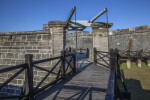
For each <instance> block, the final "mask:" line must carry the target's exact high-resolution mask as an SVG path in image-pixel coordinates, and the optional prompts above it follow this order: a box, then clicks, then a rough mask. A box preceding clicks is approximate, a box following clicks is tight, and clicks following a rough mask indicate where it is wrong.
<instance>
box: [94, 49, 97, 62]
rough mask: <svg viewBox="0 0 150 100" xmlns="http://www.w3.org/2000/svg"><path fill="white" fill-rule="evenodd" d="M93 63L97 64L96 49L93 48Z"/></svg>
mask: <svg viewBox="0 0 150 100" xmlns="http://www.w3.org/2000/svg"><path fill="white" fill-rule="evenodd" d="M93 62H94V63H95V64H96V63H97V55H96V48H93Z"/></svg>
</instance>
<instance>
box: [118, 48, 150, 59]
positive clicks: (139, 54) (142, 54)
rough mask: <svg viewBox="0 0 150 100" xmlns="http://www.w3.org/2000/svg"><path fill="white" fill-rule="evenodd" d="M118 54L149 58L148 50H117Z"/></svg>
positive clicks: (125, 56)
mask: <svg viewBox="0 0 150 100" xmlns="http://www.w3.org/2000/svg"><path fill="white" fill-rule="evenodd" d="M119 55H120V57H121V58H125V59H127V58H150V52H143V51H142V50H139V51H124V50H119Z"/></svg>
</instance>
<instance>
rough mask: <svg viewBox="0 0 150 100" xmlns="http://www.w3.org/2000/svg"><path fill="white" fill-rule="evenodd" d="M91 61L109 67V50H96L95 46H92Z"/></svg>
mask: <svg viewBox="0 0 150 100" xmlns="http://www.w3.org/2000/svg"><path fill="white" fill-rule="evenodd" d="M93 61H94V63H95V64H99V65H101V66H103V67H106V68H109V69H110V64H109V61H110V52H105V51H97V50H96V48H93Z"/></svg>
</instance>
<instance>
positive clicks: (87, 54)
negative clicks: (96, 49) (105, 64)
mask: <svg viewBox="0 0 150 100" xmlns="http://www.w3.org/2000/svg"><path fill="white" fill-rule="evenodd" d="M86 58H89V49H88V48H87V49H86Z"/></svg>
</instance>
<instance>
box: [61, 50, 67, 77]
mask: <svg viewBox="0 0 150 100" xmlns="http://www.w3.org/2000/svg"><path fill="white" fill-rule="evenodd" d="M61 55H62V68H61V69H62V72H63V78H65V75H66V72H65V59H66V58H65V51H62V52H61Z"/></svg>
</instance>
